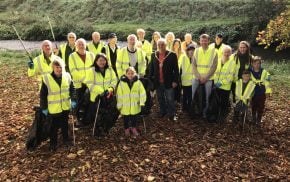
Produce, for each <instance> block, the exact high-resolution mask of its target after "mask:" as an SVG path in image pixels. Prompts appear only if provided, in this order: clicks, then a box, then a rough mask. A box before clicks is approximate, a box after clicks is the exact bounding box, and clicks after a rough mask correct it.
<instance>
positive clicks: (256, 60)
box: [253, 56, 262, 63]
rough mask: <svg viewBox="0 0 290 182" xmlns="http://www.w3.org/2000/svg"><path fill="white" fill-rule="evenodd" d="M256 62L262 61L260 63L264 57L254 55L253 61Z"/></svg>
mask: <svg viewBox="0 0 290 182" xmlns="http://www.w3.org/2000/svg"><path fill="white" fill-rule="evenodd" d="M255 62H260V63H262V58H261V57H260V56H254V57H253V63H255Z"/></svg>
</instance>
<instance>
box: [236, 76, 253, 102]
mask: <svg viewBox="0 0 290 182" xmlns="http://www.w3.org/2000/svg"><path fill="white" fill-rule="evenodd" d="M255 86H256V85H255V84H254V82H253V81H249V83H248V84H247V87H246V89H245V91H244V93H243V94H242V92H243V81H242V79H240V80H238V82H237V88H236V96H237V102H238V101H239V100H242V101H243V102H244V103H245V104H246V105H247V104H248V99H250V97H251V95H252V93H253V91H254V89H255Z"/></svg>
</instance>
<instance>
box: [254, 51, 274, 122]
mask: <svg viewBox="0 0 290 182" xmlns="http://www.w3.org/2000/svg"><path fill="white" fill-rule="evenodd" d="M261 63H262V60H261V58H260V57H258V56H255V57H254V59H253V63H252V67H251V68H250V71H251V79H252V81H253V82H254V83H255V84H256V87H255V94H254V96H253V99H252V116H253V121H254V122H255V123H256V124H257V125H260V124H261V119H262V116H263V113H264V109H265V102H266V97H269V96H270V95H271V93H272V89H271V87H270V74H269V73H268V72H267V71H266V70H265V69H264V68H262V67H261Z"/></svg>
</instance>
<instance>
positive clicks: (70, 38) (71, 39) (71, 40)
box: [67, 33, 76, 45]
mask: <svg viewBox="0 0 290 182" xmlns="http://www.w3.org/2000/svg"><path fill="white" fill-rule="evenodd" d="M67 41H68V43H69V44H70V45H74V44H75V42H76V36H75V34H74V33H69V34H68V35H67Z"/></svg>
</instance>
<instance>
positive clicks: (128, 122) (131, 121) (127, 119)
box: [123, 114, 138, 129]
mask: <svg viewBox="0 0 290 182" xmlns="http://www.w3.org/2000/svg"><path fill="white" fill-rule="evenodd" d="M123 117H124V128H125V129H128V128H129V127H133V128H136V126H137V117H138V115H137V114H136V115H124V116H123Z"/></svg>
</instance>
